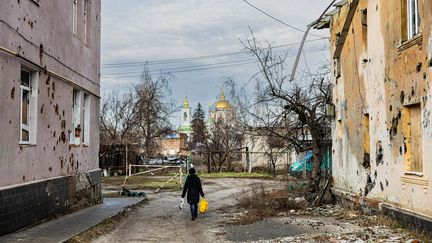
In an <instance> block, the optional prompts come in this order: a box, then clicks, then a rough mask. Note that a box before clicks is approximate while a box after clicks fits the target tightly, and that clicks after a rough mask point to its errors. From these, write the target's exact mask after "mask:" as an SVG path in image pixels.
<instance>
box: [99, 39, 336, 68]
mask: <svg viewBox="0 0 432 243" xmlns="http://www.w3.org/2000/svg"><path fill="white" fill-rule="evenodd" d="M326 39H327V38H325V37H322V38H317V39H312V40H308V41H307V42H315V41H320V40H326ZM300 43H301V42H293V43H288V44H284V45H278V46H274V47H272V48H273V49H275V48H282V47H287V46H294V45H298V44H300ZM240 54H245V52H244V51H236V52H225V53H219V54H211V55H204V56H195V57H181V58H172V59H162V60H155V61H137V62H123V63H107V64H102V68H118V67H126V66H141V65H144V64H146V65H158V64H168V63H175V62H184V61H194V60H203V59H211V58H218V57H225V56H233V55H240Z"/></svg>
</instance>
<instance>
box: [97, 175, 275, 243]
mask: <svg viewBox="0 0 432 243" xmlns="http://www.w3.org/2000/svg"><path fill="white" fill-rule="evenodd" d="M258 181H260V180H252V179H232V178H229V179H228V178H227V179H204V180H203V182H204V186H203V187H204V192H205V194H206V198H207V200H208V201H209V211H208V213H206V214H205V215H204V216H203V215H199V216H198V219H197V220H196V221H191V220H190V211H189V207H188V206H189V205H188V204H185V206H186V207H185V208H184V209H183V210H181V211H180V210H179V208H178V201H179V198H180V193H179V192H163V193H159V194H150V195H149V199H150V201H149V203H148V204H145V205H143V206H141V207H139V208H138V210H136V211H135V212H134V213H133V214H132V215H131V216H130V217H128V218H126V219H125V220H124V221H123V222H121V223H120V224H119V226H118V227H117V228H116V229H115V230H113V231H112V232H111V233H110V234H108V235H104V236H102V237H100V238H99V239H97V240H95V241H94V242H214V241H219V242H220V241H221V240H222V239H221V238H220V237H219V236H218V228H219V227H218V225H219V224H220V223H219V222H220V221H221V220H223V218H222V216H221V214H220V213H219V212H218V210H220V209H223V208H224V207H226V206H232V205H234V204H235V199H234V198H233V196H232V195H233V194H235V193H241V192H242V190H244V189H247V187H248V186H249V185H250V184H252V183H255V182H258ZM262 182H264V183H269V184H276V182H274V181H265V180H263V181H262ZM222 241H223V240H222Z"/></svg>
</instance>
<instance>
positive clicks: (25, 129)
mask: <svg viewBox="0 0 432 243" xmlns="http://www.w3.org/2000/svg"><path fill="white" fill-rule="evenodd" d="M36 77H37V75H35V72H31V71H28V70H26V69H21V84H20V143H21V144H35V143H36V105H37V97H36V92H32V90H33V89H34V88H36V87H37V80H36Z"/></svg>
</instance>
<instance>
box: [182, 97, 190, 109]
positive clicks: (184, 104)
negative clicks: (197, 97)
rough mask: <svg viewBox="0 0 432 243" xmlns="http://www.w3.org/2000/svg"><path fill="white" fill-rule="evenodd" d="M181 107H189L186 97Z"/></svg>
mask: <svg viewBox="0 0 432 243" xmlns="http://www.w3.org/2000/svg"><path fill="white" fill-rule="evenodd" d="M183 108H189V100H188V98H187V97H186V98H185V99H184V101H183Z"/></svg>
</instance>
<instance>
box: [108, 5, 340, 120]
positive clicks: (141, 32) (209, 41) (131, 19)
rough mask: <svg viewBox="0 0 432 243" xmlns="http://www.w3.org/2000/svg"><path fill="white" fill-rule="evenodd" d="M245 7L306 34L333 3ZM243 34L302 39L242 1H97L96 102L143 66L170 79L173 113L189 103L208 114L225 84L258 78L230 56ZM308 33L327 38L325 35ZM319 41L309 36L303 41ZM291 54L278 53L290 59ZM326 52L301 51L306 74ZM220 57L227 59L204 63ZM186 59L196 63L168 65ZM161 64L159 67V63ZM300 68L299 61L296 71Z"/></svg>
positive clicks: (318, 44) (316, 45)
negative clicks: (99, 34)
mask: <svg viewBox="0 0 432 243" xmlns="http://www.w3.org/2000/svg"><path fill="white" fill-rule="evenodd" d="M249 2H250V3H252V4H254V5H255V6H257V7H258V8H260V9H262V10H263V11H266V12H267V13H270V14H271V15H273V16H274V17H276V18H278V19H280V20H282V21H284V22H286V23H288V24H290V25H294V26H296V27H298V28H301V29H305V28H306V25H307V24H308V23H310V22H312V21H313V20H314V19H316V18H317V17H319V15H320V13H321V12H322V11H323V10H324V9H325V7H326V6H327V5H328V4H329V3H330V2H331V1H330V0H297V1H294V0H249ZM249 27H251V28H252V29H253V30H254V33H255V35H256V37H257V38H259V39H262V40H266V41H268V42H270V43H271V44H273V45H285V44H290V43H296V42H299V41H300V40H301V38H302V36H303V33H301V32H299V31H296V30H293V29H291V28H289V27H287V26H285V25H283V24H281V23H279V22H276V21H275V20H273V19H271V18H269V17H267V16H265V15H264V14H262V13H260V12H258V11H257V10H255V9H253V8H252V7H250V6H249V5H247V4H246V3H245V2H244V1H242V0H125V1H119V0H103V1H102V78H101V80H102V95H103V94H104V93H107V92H110V91H111V90H122V89H125V88H127V87H128V86H129V85H130V84H131V83H133V82H136V81H137V80H138V78H139V77H138V76H139V73H140V71H142V68H143V66H142V65H141V64H140V63H138V64H137V63H136V62H146V61H148V62H149V63H150V66H149V67H150V69H151V70H152V71H155V72H158V70H161V69H165V70H167V69H169V70H171V71H173V74H174V75H175V76H176V80H175V81H173V82H172V85H171V88H172V94H173V98H174V99H175V100H176V101H177V102H179V105H180V103H181V102H182V100H183V98H184V97H185V96H186V95H187V96H188V98H189V102H190V104H191V105H192V107H193V108H195V106H196V104H197V103H198V102H200V103H201V104H202V105H203V106H204V108H205V109H206V111H207V107H208V106H209V105H211V104H212V103H214V102H215V100H216V97H217V95H218V94H219V92H220V88H221V86H222V81H223V79H224V78H225V77H232V78H234V79H235V80H236V81H237V82H238V83H239V84H246V83H248V80H249V79H250V77H251V76H252V75H253V74H255V73H256V72H257V70H258V69H257V66H256V64H254V63H252V62H253V60H252V59H251V58H252V57H251V56H248V55H245V54H236V52H241V51H242V49H243V47H242V45H241V43H240V40H246V39H247V38H248V37H250V32H249ZM312 33H313V34H317V35H321V36H328V32H327V31H326V30H324V31H315V30H314V31H312ZM318 38H319V37H316V36H309V38H308V39H309V40H312V39H318ZM297 47H298V46H297V45H293V46H289V47H284V48H278V49H277V50H278V51H279V50H280V51H287V50H289V51H290V52H292V54H295V53H296V49H297ZM327 47H328V41H326V40H318V41H313V42H309V43H307V45H306V46H305V51H306V59H307V64H308V66H309V68H310V69H312V70H313V69H314V68H315V67H317V66H318V65H319V63H321V62H323V61H324V60H325V59H327V58H328V56H329V52H328V51H326V50H323V49H325V48H327ZM226 53H229V55H220V56H217V57H214V56H213V57H211V58H208V57H203V56H208V55H214V54H226ZM188 57H201V58H193V59H189V60H184V59H182V60H172V59H179V58H188ZM161 60H163V62H164V63H162V64H161V62H157V61H161ZM166 60H169V61H166ZM293 60H294V57H290V58H289V59H288V65H289V67H291V64H292V61H293ZM305 63H306V62H305V61H304V59H303V58H302V62H301V66H300V69H301V68H304V67H305V65H304V64H305ZM110 64H118V65H110ZM221 66H222V67H221ZM215 67H217V68H215ZM197 69H200V70H197ZM191 70H193V71H191ZM178 71H181V72H178ZM176 72H177V73H176ZM247 88H248V89H252V88H253V82H249V85H248V86H247Z"/></svg>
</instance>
